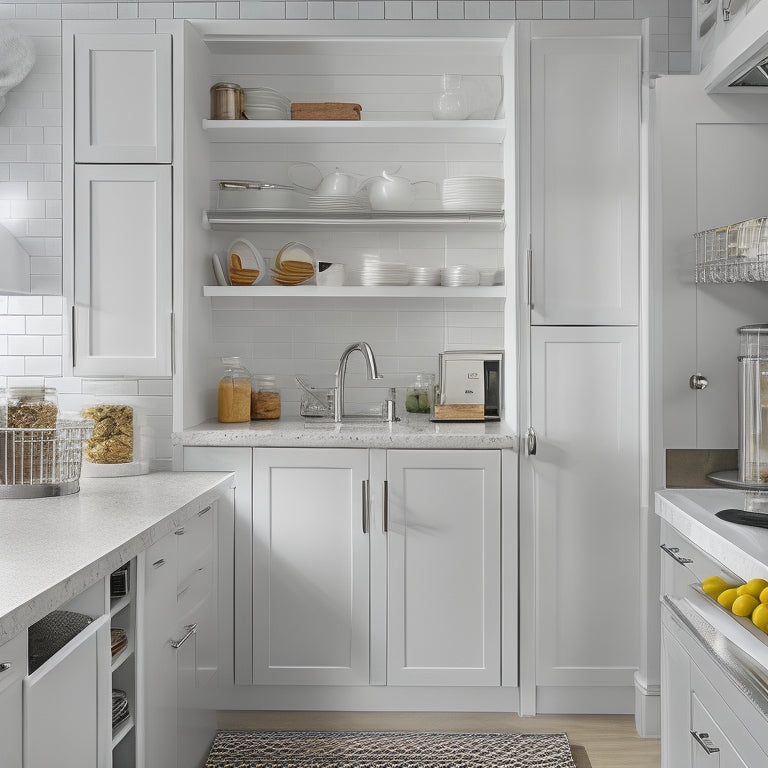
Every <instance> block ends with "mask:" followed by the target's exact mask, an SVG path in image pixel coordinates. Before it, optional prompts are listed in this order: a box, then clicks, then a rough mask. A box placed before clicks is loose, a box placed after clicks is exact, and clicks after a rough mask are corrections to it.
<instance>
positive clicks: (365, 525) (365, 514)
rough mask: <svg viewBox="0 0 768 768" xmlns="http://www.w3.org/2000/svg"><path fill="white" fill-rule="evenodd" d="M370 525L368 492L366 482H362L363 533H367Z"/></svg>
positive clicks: (369, 498)
mask: <svg viewBox="0 0 768 768" xmlns="http://www.w3.org/2000/svg"><path fill="white" fill-rule="evenodd" d="M370 525H371V497H370V494H369V491H368V481H367V480H363V533H368V530H369V529H370Z"/></svg>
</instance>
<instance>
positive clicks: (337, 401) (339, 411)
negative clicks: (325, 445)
mask: <svg viewBox="0 0 768 768" xmlns="http://www.w3.org/2000/svg"><path fill="white" fill-rule="evenodd" d="M355 350H358V351H359V352H360V353H361V354H362V355H363V358H364V359H365V365H366V368H367V369H368V378H369V379H383V378H384V377H383V376H382V375H381V374H380V373H379V369H378V368H377V367H376V358H375V357H374V356H373V350H372V349H371V345H370V344H369V343H368V342H367V341H357V342H355V343H354V344H350V345H349V346H348V347H347V348H346V349H345V350H344V351H343V352H342V353H341V358H340V359H339V367H338V368H337V369H336V388H335V389H334V392H333V419H334V421H341V420H342V418H343V416H344V379H345V378H346V376H347V361H348V360H349V356H350V355H351V354H352V353H353V352H354V351H355Z"/></svg>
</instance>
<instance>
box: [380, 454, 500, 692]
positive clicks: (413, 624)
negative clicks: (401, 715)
mask: <svg viewBox="0 0 768 768" xmlns="http://www.w3.org/2000/svg"><path fill="white" fill-rule="evenodd" d="M386 484H387V507H386V509H385V515H386V518H385V519H386V535H387V552H388V575H387V684H388V685H499V684H500V668H501V647H500V645H501V545H500V510H501V457H500V453H499V452H498V451H419V450H389V451H387V480H386Z"/></svg>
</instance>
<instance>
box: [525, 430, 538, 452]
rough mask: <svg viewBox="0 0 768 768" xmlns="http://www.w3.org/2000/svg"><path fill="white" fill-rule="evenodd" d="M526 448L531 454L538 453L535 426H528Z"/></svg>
mask: <svg viewBox="0 0 768 768" xmlns="http://www.w3.org/2000/svg"><path fill="white" fill-rule="evenodd" d="M525 449H526V451H527V453H528V455H529V456H535V455H536V430H535V429H534V428H533V427H528V431H527V432H526V433H525Z"/></svg>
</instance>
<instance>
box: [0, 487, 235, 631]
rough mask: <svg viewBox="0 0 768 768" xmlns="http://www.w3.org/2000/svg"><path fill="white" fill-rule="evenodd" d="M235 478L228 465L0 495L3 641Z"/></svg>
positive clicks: (0, 621)
mask: <svg viewBox="0 0 768 768" xmlns="http://www.w3.org/2000/svg"><path fill="white" fill-rule="evenodd" d="M232 479H233V475H232V474H230V473H227V472H155V473H151V474H148V475H139V476H134V477H115V478H99V479H95V478H83V479H82V480H81V481H80V492H79V493H73V494H70V495H69V496H60V497H56V498H44V499H14V500H8V499H0V644H2V643H3V642H5V641H6V640H9V639H11V638H12V637H13V636H14V635H16V634H18V633H19V632H21V631H22V630H24V629H26V628H27V627H28V626H29V625H30V624H33V623H34V622H35V621H37V620H38V619H40V618H42V617H43V616H45V615H46V614H47V613H49V612H50V611H52V610H54V609H55V608H58V607H59V606H60V605H62V604H63V603H65V602H67V601H68V600H70V599H71V598H73V597H75V596H76V595H77V594H79V593H80V592H82V591H83V590H84V589H87V588H88V587H90V586H91V585H92V584H95V583H96V582H97V581H98V580H99V579H101V578H104V577H105V576H107V575H108V574H110V573H111V572H112V571H113V570H115V568H118V567H119V566H120V565H122V564H123V563H125V562H127V561H128V560H130V559H131V558H132V557H135V556H136V555H137V554H138V553H139V552H141V551H143V550H145V549H146V548H147V547H149V546H150V545H151V544H152V543H153V542H155V541H157V540H158V539H160V538H162V537H163V536H165V535H166V534H167V533H170V532H171V531H172V530H173V529H174V528H175V527H176V526H178V525H180V524H181V523H183V522H184V521H186V520H187V519H189V518H190V517H192V515H194V514H195V513H196V512H197V511H198V510H199V509H200V507H201V506H205V505H206V504H210V503H211V502H213V501H214V500H215V499H216V498H218V497H220V496H221V495H222V494H223V493H225V492H226V491H227V490H228V489H229V488H230V487H231V485H232Z"/></svg>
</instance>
